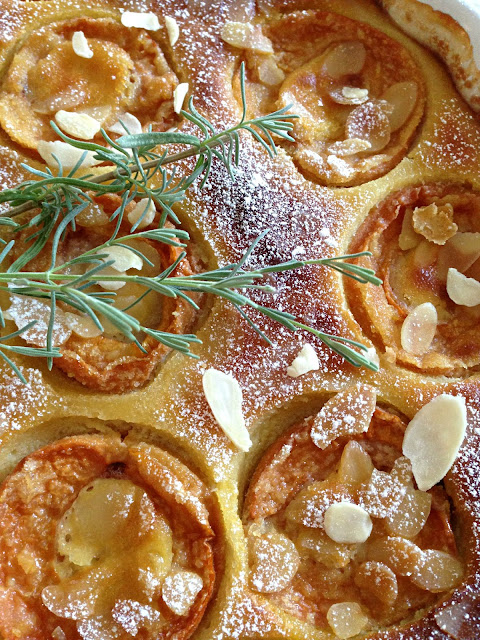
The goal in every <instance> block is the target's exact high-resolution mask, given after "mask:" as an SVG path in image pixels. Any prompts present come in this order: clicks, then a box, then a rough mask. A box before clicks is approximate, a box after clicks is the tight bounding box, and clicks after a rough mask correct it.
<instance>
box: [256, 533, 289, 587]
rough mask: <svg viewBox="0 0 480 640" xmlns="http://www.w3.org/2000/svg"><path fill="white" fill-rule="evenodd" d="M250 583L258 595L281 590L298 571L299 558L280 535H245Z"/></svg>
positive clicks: (283, 536)
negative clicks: (247, 537)
mask: <svg viewBox="0 0 480 640" xmlns="http://www.w3.org/2000/svg"><path fill="white" fill-rule="evenodd" d="M248 547H249V560H250V563H251V565H252V568H251V573H250V584H251V585H252V587H253V588H254V589H255V591H258V592H259V593H277V592H278V591H282V589H285V587H287V586H288V585H289V584H290V582H291V581H292V579H293V577H294V576H295V574H296V573H297V571H298V567H299V565H300V555H299V553H298V551H297V549H296V547H295V545H294V543H293V542H292V541H291V540H290V539H289V538H287V536H285V535H284V534H282V533H280V532H274V533H268V534H264V535H263V536H249V541H248Z"/></svg>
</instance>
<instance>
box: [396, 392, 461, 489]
mask: <svg viewBox="0 0 480 640" xmlns="http://www.w3.org/2000/svg"><path fill="white" fill-rule="evenodd" d="M466 428H467V412H466V405H465V399H464V398H462V397H461V396H451V395H448V394H441V395H439V396H437V397H436V398H434V399H433V400H431V401H430V402H429V403H428V404H426V405H425V406H424V407H422V408H421V409H420V411H419V412H418V413H417V414H416V415H415V417H414V418H413V420H411V422H410V424H409V425H408V427H407V429H406V431H405V437H404V439H403V454H404V455H405V456H407V458H409V459H410V461H411V463H412V471H413V475H414V477H415V480H416V482H417V485H418V488H419V489H420V490H421V491H428V489H431V488H432V487H433V486H434V485H435V484H436V483H437V482H440V480H442V478H443V477H444V476H445V474H446V473H447V472H448V470H449V469H450V468H451V466H452V465H453V463H454V462H455V459H456V457H457V455H458V451H459V449H460V446H461V444H462V442H463V439H464V437H465V431H466Z"/></svg>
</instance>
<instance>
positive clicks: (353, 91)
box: [330, 87, 368, 105]
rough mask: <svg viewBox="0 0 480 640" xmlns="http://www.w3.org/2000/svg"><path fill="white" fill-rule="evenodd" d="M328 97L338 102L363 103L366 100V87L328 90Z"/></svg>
mask: <svg viewBox="0 0 480 640" xmlns="http://www.w3.org/2000/svg"><path fill="white" fill-rule="evenodd" d="M330 97H331V98H332V99H333V100H334V101H335V102H337V103H338V104H350V105H352V104H355V105H358V104H363V103H364V102H366V101H367V100H368V89H362V88H361V87H342V88H341V89H340V90H339V89H334V90H333V91H331V92H330Z"/></svg>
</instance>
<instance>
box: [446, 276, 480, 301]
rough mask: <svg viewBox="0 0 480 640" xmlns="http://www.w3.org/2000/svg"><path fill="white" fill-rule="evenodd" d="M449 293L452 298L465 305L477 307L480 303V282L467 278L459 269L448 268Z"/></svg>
mask: <svg viewBox="0 0 480 640" xmlns="http://www.w3.org/2000/svg"><path fill="white" fill-rule="evenodd" d="M447 293H448V296H449V298H450V300H453V302H455V304H459V305H462V306H463V307H476V306H477V304H480V282H479V281H478V280H474V279H473V278H467V276H464V275H463V273H460V271H457V269H453V268H450V269H449V270H448V274H447Z"/></svg>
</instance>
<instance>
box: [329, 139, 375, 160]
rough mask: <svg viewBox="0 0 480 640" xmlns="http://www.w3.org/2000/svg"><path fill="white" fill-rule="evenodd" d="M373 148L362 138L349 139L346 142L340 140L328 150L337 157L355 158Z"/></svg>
mask: <svg viewBox="0 0 480 640" xmlns="http://www.w3.org/2000/svg"><path fill="white" fill-rule="evenodd" d="M371 148H372V145H371V143H370V142H369V141H368V140H360V138H347V139H346V140H338V141H337V142H334V143H333V144H331V145H330V146H329V147H328V150H329V151H330V152H331V153H333V154H335V155H336V156H342V157H343V156H354V155H355V154H357V153H364V152H365V151H369V150H370V149H371Z"/></svg>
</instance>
